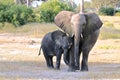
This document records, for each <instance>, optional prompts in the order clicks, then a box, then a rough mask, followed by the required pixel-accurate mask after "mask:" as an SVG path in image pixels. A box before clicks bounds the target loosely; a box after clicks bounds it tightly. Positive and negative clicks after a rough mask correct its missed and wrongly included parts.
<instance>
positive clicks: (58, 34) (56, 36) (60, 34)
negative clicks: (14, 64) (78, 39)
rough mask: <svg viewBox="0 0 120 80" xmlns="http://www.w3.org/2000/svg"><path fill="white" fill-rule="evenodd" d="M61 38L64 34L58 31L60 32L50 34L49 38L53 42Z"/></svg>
mask: <svg viewBox="0 0 120 80" xmlns="http://www.w3.org/2000/svg"><path fill="white" fill-rule="evenodd" d="M63 36H66V33H64V32H62V31H60V30H56V31H53V32H52V34H51V38H52V40H53V41H55V40H57V39H59V38H61V37H63Z"/></svg>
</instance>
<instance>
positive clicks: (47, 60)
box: [43, 49, 52, 68]
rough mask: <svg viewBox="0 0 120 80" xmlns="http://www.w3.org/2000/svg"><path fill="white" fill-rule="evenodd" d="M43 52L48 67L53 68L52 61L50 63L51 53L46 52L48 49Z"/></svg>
mask: <svg viewBox="0 0 120 80" xmlns="http://www.w3.org/2000/svg"><path fill="white" fill-rule="evenodd" d="M43 54H44V57H45V60H46V65H47V67H48V68H52V67H51V63H50V56H49V55H48V54H49V53H47V52H46V50H44V49H43Z"/></svg>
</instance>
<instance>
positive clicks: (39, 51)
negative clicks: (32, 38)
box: [38, 47, 42, 56]
mask: <svg viewBox="0 0 120 80" xmlns="http://www.w3.org/2000/svg"><path fill="white" fill-rule="evenodd" d="M41 48H42V47H40V50H39V54H38V56H39V55H40V54H41Z"/></svg>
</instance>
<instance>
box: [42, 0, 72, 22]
mask: <svg viewBox="0 0 120 80" xmlns="http://www.w3.org/2000/svg"><path fill="white" fill-rule="evenodd" d="M62 10H69V11H72V10H73V8H72V7H71V6H69V5H67V4H65V3H62V2H60V1H59V0H49V1H47V2H45V3H43V4H42V5H41V6H40V21H41V22H53V21H54V17H55V15H56V14H57V13H58V12H60V11H62Z"/></svg>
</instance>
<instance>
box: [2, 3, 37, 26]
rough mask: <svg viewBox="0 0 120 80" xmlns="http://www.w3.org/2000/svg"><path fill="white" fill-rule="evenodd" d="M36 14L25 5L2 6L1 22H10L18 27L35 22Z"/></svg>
mask: <svg viewBox="0 0 120 80" xmlns="http://www.w3.org/2000/svg"><path fill="white" fill-rule="evenodd" d="M34 17H35V16H34V13H33V10H32V9H31V8H27V7H26V6H25V5H14V4H11V5H7V4H1V5H0V22H2V23H3V22H9V23H12V24H14V25H15V26H16V27H17V26H20V25H24V24H26V23H28V22H32V21H34Z"/></svg>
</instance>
